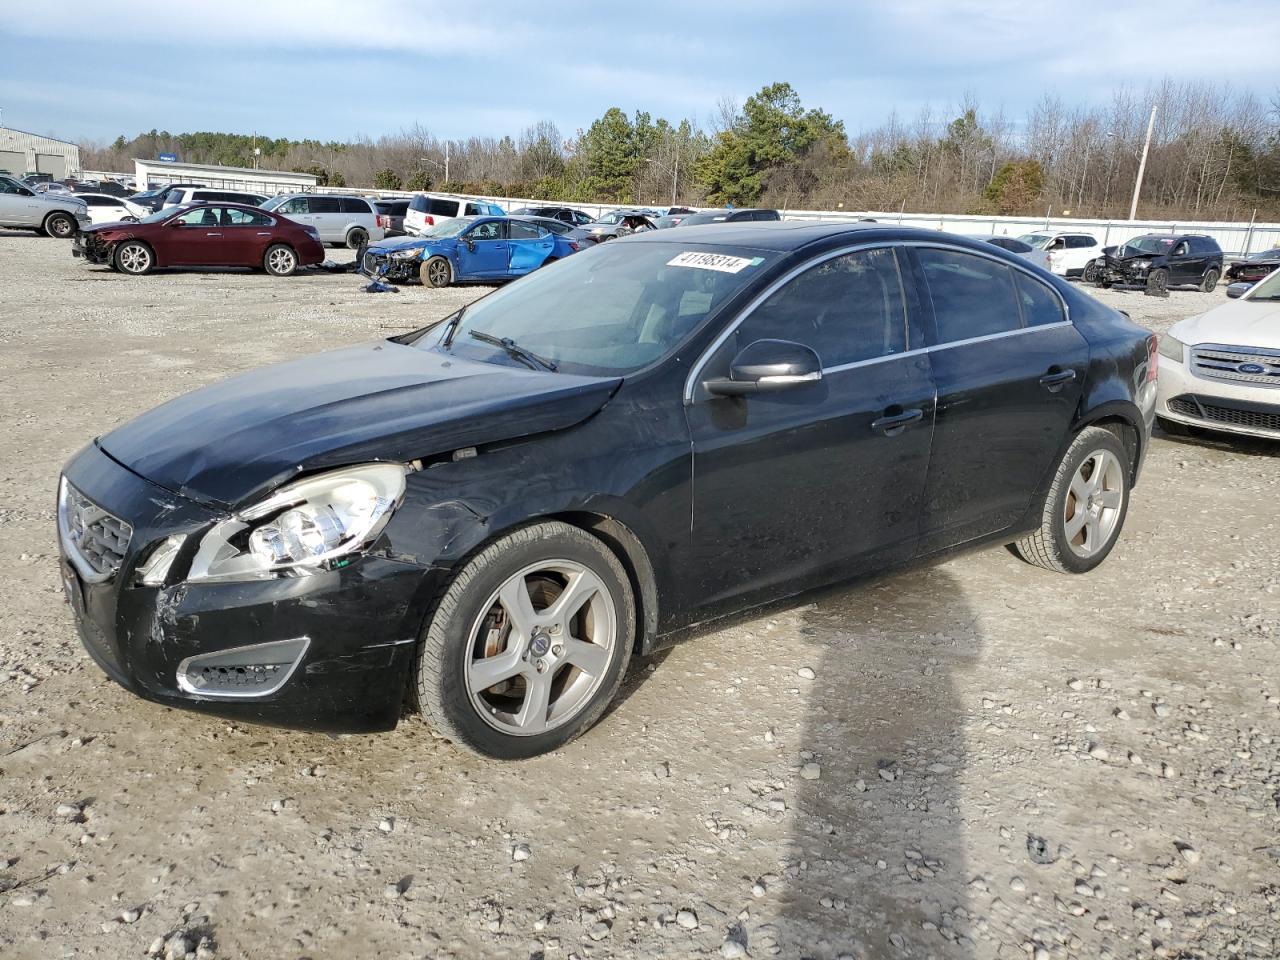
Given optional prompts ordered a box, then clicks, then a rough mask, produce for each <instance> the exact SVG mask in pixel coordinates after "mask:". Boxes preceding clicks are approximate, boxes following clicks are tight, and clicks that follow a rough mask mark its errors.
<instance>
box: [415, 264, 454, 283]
mask: <svg viewBox="0 0 1280 960" xmlns="http://www.w3.org/2000/svg"><path fill="white" fill-rule="evenodd" d="M419 276H420V277H421V278H422V282H423V284H425V285H426V286H428V287H447V286H448V285H449V284H450V283H451V282H452V281H453V267H451V266H449V261H448V260H447V259H445V258H444V257H432V258H431V259H430V260H428V261H427V262H426V263H424V264H423V265H422V266H421V267H420V268H419Z"/></svg>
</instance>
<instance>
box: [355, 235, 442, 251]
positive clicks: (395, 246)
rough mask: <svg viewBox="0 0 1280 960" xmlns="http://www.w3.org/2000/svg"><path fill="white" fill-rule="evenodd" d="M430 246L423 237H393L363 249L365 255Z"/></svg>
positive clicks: (428, 241)
mask: <svg viewBox="0 0 1280 960" xmlns="http://www.w3.org/2000/svg"><path fill="white" fill-rule="evenodd" d="M430 244H431V241H430V240H427V239H424V238H423V237H394V238H392V239H391V240H379V241H378V242H377V243H371V244H369V246H367V247H365V251H366V252H367V253H372V254H379V253H384V254H385V253H391V252H392V251H393V250H410V249H413V248H417V249H419V250H422V249H425V248H426V247H428V246H429V245H430Z"/></svg>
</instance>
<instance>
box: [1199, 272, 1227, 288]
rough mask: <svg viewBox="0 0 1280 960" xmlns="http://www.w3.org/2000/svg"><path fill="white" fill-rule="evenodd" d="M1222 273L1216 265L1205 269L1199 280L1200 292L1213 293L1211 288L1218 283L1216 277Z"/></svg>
mask: <svg viewBox="0 0 1280 960" xmlns="http://www.w3.org/2000/svg"><path fill="white" fill-rule="evenodd" d="M1220 276H1222V274H1221V273H1220V272H1219V271H1218V268H1217V267H1210V268H1209V269H1208V270H1206V271H1205V275H1204V277H1203V278H1202V279H1201V280H1200V292H1201V293H1213V288H1214V287H1216V286H1217V285H1218V277H1220Z"/></svg>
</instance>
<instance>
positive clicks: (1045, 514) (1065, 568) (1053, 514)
mask: <svg viewBox="0 0 1280 960" xmlns="http://www.w3.org/2000/svg"><path fill="white" fill-rule="evenodd" d="M1086 465H1089V467H1088V469H1086ZM1099 470H1101V484H1102V485H1100V486H1094V484H1093V480H1094V477H1095V476H1097V475H1098V472H1099ZM1086 472H1087V473H1088V476H1087V477H1086V476H1084V474H1085V473H1086ZM1132 476H1133V465H1132V464H1131V463H1130V461H1129V452H1128V451H1127V450H1125V447H1124V444H1123V443H1121V442H1120V438H1119V437H1117V436H1116V435H1115V434H1114V433H1112V432H1111V431H1110V430H1107V429H1104V428H1103V427H1085V428H1084V429H1083V430H1081V431H1080V433H1079V434H1078V435H1077V436H1076V438H1075V440H1074V441H1073V442H1072V444H1071V446H1070V447H1069V448H1068V450H1067V452H1066V454H1065V455H1064V456H1063V458H1062V462H1061V463H1060V464H1058V470H1057V472H1056V473H1055V474H1054V477H1053V483H1052V484H1050V486H1049V493H1048V495H1047V496H1046V497H1045V500H1044V506H1043V508H1042V510H1041V517H1040V528H1039V529H1038V530H1036V531H1035V532H1034V533H1031V534H1028V535H1027V536H1025V537H1023V538H1022V539H1021V540H1019V541H1018V542H1017V543H1015V544H1014V545H1013V550H1014V552H1015V553H1017V555H1018V556H1020V557H1021V558H1022V559H1023V560H1025V561H1026V562H1027V563H1030V564H1034V565H1035V566H1038V567H1044V568H1045V569H1046V570H1054V571H1057V572H1058V573H1088V572H1089V571H1090V570H1092V569H1093V568H1094V567H1096V566H1098V564H1100V563H1102V561H1103V560H1105V559H1106V558H1107V556H1108V555H1109V554H1110V553H1111V550H1112V548H1113V547H1114V546H1115V544H1116V540H1118V539H1119V537H1120V531H1121V529H1122V528H1123V527H1124V519H1125V515H1126V514H1127V513H1128V510H1129V481H1130V478H1131V477H1132ZM1102 494H1107V495H1108V496H1106V497H1103V496H1102ZM1116 494H1118V496H1115V495H1116ZM1086 495H1087V497H1088V501H1089V502H1093V503H1096V504H1097V509H1096V511H1095V510H1093V509H1090V508H1089V507H1088V506H1087V504H1082V501H1083V500H1084V498H1085V496H1086ZM1095 498H1096V499H1095ZM1068 511H1070V512H1071V517H1070V519H1068V516H1067V513H1068ZM1081 511H1083V513H1084V514H1085V518H1084V519H1083V520H1082V521H1081V523H1080V524H1074V523H1073V522H1072V521H1074V520H1076V518H1077V517H1080V512H1081ZM1089 516H1093V517H1094V518H1095V519H1094V522H1092V523H1091V522H1090V521H1089V519H1088V518H1089ZM1073 526H1074V527H1076V530H1077V531H1078V532H1069V531H1071V528H1072V527H1073ZM1090 541H1092V542H1090Z"/></svg>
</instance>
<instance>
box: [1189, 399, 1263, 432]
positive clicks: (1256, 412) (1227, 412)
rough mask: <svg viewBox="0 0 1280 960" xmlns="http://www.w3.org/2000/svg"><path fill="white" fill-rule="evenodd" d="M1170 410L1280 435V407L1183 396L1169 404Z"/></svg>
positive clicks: (1210, 421)
mask: <svg viewBox="0 0 1280 960" xmlns="http://www.w3.org/2000/svg"><path fill="white" fill-rule="evenodd" d="M1169 409H1170V410H1172V411H1173V412H1174V413H1180V414H1182V415H1183V416H1184V417H1192V418H1193V419H1196V420H1204V421H1207V422H1209V423H1225V424H1230V425H1231V426H1236V427H1249V428H1250V429H1253V430H1275V431H1277V432H1280V406H1271V405H1269V404H1261V403H1250V404H1243V403H1232V402H1230V401H1227V400H1219V399H1216V398H1213V399H1212V400H1211V399H1209V398H1205V397H1197V396H1194V395H1192V394H1189V393H1184V394H1183V395H1182V396H1180V397H1174V398H1173V399H1172V400H1170V401H1169Z"/></svg>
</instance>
